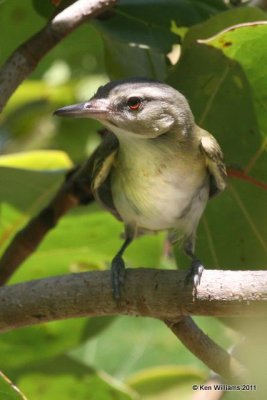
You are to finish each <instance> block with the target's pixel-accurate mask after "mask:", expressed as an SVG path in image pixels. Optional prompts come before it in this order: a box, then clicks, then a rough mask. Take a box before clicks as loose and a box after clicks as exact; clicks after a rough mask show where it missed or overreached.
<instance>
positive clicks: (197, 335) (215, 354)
mask: <svg viewBox="0 0 267 400" xmlns="http://www.w3.org/2000/svg"><path fill="white" fill-rule="evenodd" d="M165 323H166V325H167V326H168V327H169V328H170V329H171V330H172V332H173V333H174V334H175V336H177V338H178V339H180V340H181V342H182V343H183V344H184V345H185V347H187V348H188V349H189V350H190V351H191V353H193V354H194V355H195V356H196V357H197V358H198V359H199V360H201V361H203V363H204V364H206V365H207V366H208V367H209V368H210V369H212V370H213V371H215V372H216V373H217V374H219V375H221V376H223V377H224V378H225V379H227V380H231V381H232V382H237V381H239V382H240V381H241V380H244V379H245V378H246V376H247V375H248V372H247V371H246V369H245V368H244V367H243V365H242V364H241V363H240V362H239V361H237V360H236V359H235V358H234V357H232V356H231V354H229V353H228V352H227V351H225V350H223V349H222V348H221V347H220V346H218V345H217V344H216V343H215V342H214V341H213V340H212V339H211V338H209V337H208V336H207V335H205V333H204V332H202V330H201V329H200V328H199V327H198V326H197V325H196V323H195V322H194V321H193V320H192V318H190V317H185V318H182V319H181V320H180V321H178V322H172V321H165Z"/></svg>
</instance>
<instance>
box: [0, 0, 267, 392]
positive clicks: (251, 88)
mask: <svg viewBox="0 0 267 400" xmlns="http://www.w3.org/2000/svg"><path fill="white" fill-rule="evenodd" d="M71 3H73V1H70V0H69V1H67V0H63V1H51V0H43V1H42V2H41V1H39V0H24V1H23V2H21V1H20V0H12V1H7V0H6V1H5V0H3V1H0V35H1V37H2V40H1V44H0V64H1V65H2V64H4V62H5V61H6V60H7V58H8V57H9V55H10V54H11V53H12V52H14V51H15V50H16V49H17V47H18V46H19V45H20V44H21V43H23V42H24V41H26V40H28V39H29V38H30V37H31V36H32V35H34V34H35V33H36V32H37V31H38V30H40V29H41V28H42V27H43V26H44V25H45V24H46V22H47V21H48V20H49V19H51V18H52V17H53V16H54V15H55V13H57V12H58V11H59V9H60V8H64V7H66V6H67V5H68V4H71ZM254 3H255V2H254ZM254 3H253V2H249V1H244V2H242V1H235V2H234V1H228V2H224V1H222V0H203V1H202V2H199V1H197V0H191V1H189V0H167V1H166V0H154V1H152V0H146V1H145V0H138V1H137V0H135V1H134V0H121V1H120V2H119V4H118V6H117V7H116V8H113V9H111V10H110V11H108V12H106V13H105V14H104V15H101V17H99V18H98V19H94V20H92V21H90V22H88V23H86V24H83V25H82V26H81V27H79V28H78V29H77V30H75V31H74V32H72V33H71V34H70V35H69V36H67V37H66V38H65V39H64V40H62V42H61V43H59V44H58V45H57V46H56V47H55V48H54V49H53V50H52V51H50V52H49V54H47V55H46V56H45V57H44V58H43V59H42V60H41V62H40V63H39V65H38V66H37V67H36V69H35V71H34V72H33V73H32V74H31V76H30V77H29V78H28V79H27V80H25V81H24V82H23V83H22V85H21V86H20V87H19V88H18V89H17V91H16V92H15V93H14V95H13V96H12V97H11V99H10V100H9V102H8V104H7V105H6V107H5V109H4V111H3V113H2V114H1V116H0V154H1V156H0V202H1V205H0V250H1V252H2V253H3V252H4V250H5V249H6V247H7V246H8V244H9V243H10V241H11V240H12V238H13V237H14V235H15V233H16V232H17V231H18V230H19V229H21V228H22V227H23V226H24V225H25V224H26V223H27V221H29V219H30V218H31V217H33V216H34V215H35V214H36V213H37V212H38V211H39V210H41V209H42V208H43V207H44V206H45V205H46V204H47V202H48V201H49V200H50V199H51V198H52V197H53V195H54V194H55V193H56V190H57V189H58V187H59V186H60V184H61V183H62V182H63V180H64V176H65V174H66V172H67V171H68V170H69V169H70V168H72V167H73V166H74V165H76V164H80V163H82V162H83V161H84V160H85V159H86V158H87V157H88V156H90V154H91V153H92V151H93V150H94V149H95V148H96V146H97V145H98V144H99V143H100V141H101V135H100V134H99V130H100V129H101V125H100V124H98V123H97V122H95V121H92V120H89V119H86V120H82V119H73V120H72V119H59V118H56V117H54V116H53V112H54V111H55V110H56V109H57V108H59V107H61V106H64V105H68V104H72V103H76V102H81V101H84V100H87V99H89V98H90V97H91V96H92V95H93V94H94V93H95V92H96V90H97V88H98V87H99V86H100V85H102V84H104V83H106V82H108V81H109V80H110V79H119V78H124V77H132V76H144V77H150V78H154V79H159V80H164V81H166V82H167V83H169V84H171V85H172V86H174V87H175V88H177V89H178V90H180V91H181V92H182V93H183V94H184V95H185V96H186V97H187V98H188V100H189V103H190V106H191V108H192V110H193V113H194V115H195V118H196V121H197V123H198V124H199V125H201V126H202V127H203V128H205V129H207V130H209V131H210V132H211V133H212V134H213V135H214V136H215V137H216V138H217V139H218V141H219V143H220V144H221V146H222V148H223V151H224V153H225V160H226V163H227V166H228V169H229V171H230V178H229V185H228V189H227V191H226V192H225V193H223V194H222V195H221V196H219V197H218V199H215V200H213V201H211V203H210V205H209V206H208V209H207V211H206V213H205V216H204V217H203V220H202V223H201V225H200V227H199V232H198V241H197V252H198V255H199V257H200V258H201V260H203V262H204V263H205V265H206V266H207V267H209V268H224V269H265V268H266V265H267V262H266V254H267V243H266V237H267V214H266V204H267V194H266V193H267V192H266V182H267V169H266V149H267V139H266V134H267V116H266V109H267V95H266V93H267V76H266V75H267V72H266V71H267V69H266V68H265V66H266V64H267V25H266V20H267V18H266V12H265V10H264V4H259V6H260V7H261V8H257V7H254V5H255V4H254ZM263 3H264V2H263ZM256 21H261V22H259V23H258V24H257V25H255V24H251V23H254V22H256ZM242 23H247V26H246V27H237V28H235V29H229V28H230V27H232V26H235V25H237V24H242ZM33 57H34V55H33ZM0 90H1V85H0ZM231 171H238V172H240V173H241V175H243V176H245V180H240V179H237V178H236V177H235V176H234V175H236V174H234V173H232V174H231ZM248 177H249V178H248ZM251 178H252V179H251ZM122 231H123V227H122V225H121V224H120V223H119V222H118V221H116V220H115V219H114V218H113V217H112V216H111V215H109V214H108V213H107V212H106V211H103V210H102V209H101V208H100V207H99V206H98V205H97V204H91V205H89V206H84V207H79V208H77V209H75V210H73V211H71V212H70V213H69V214H68V215H66V216H65V217H64V218H62V220H61V221H60V223H59V224H58V226H57V227H56V228H55V229H54V230H53V231H51V233H50V234H49V235H48V236H47V237H46V238H45V240H44V241H43V242H42V244H41V245H40V247H39V248H38V250H37V251H36V252H35V253H34V255H33V256H32V257H30V258H29V259H28V260H27V261H26V262H25V263H24V264H23V265H22V267H21V268H20V269H19V270H18V271H17V272H16V273H15V275H14V276H13V277H12V281H11V283H16V282H21V281H25V280H30V279H39V278H42V277H47V276H52V275H59V274H66V273H73V272H80V271H88V270H92V269H100V270H101V269H105V268H109V263H110V260H111V259H112V257H113V256H114V254H115V253H116V251H117V250H118V248H119V246H120V244H121V239H120V234H121V233H122ZM164 246H165V234H164V233H161V234H159V235H150V236H145V237H141V238H139V239H138V240H136V241H135V242H134V243H133V245H131V246H130V247H129V249H127V252H126V254H125V260H126V263H127V265H129V266H131V267H138V266H139V267H140V266H142V267H154V268H175V267H176V264H178V266H179V267H180V268H185V267H187V265H188V261H187V260H186V259H185V258H184V257H183V256H182V255H181V254H180V252H179V250H177V249H176V250H175V259H172V258H168V257H166V255H164ZM55 307H56V305H55ZM196 321H197V323H198V324H199V326H200V327H201V328H202V329H203V330H204V331H205V332H206V333H207V334H208V335H209V336H211V337H212V338H213V339H214V340H215V341H216V342H217V343H219V344H220V345H222V346H223V347H224V348H228V347H231V346H232V345H233V344H234V343H236V342H238V343H239V342H240V340H241V337H243V334H242V335H240V333H237V332H236V331H235V330H233V329H232V328H230V327H229V324H227V325H226V324H222V323H221V322H219V321H218V320H217V319H215V318H204V317H202V318H196ZM231 325H232V324H231ZM235 325H237V326H239V324H238V323H236V324H235ZM258 326H259V325H257V324H256V325H255V331H256V332H259V331H260V330H261V329H262V328H261V329H259V328H258ZM245 327H246V323H243V324H242V332H244V330H246V329H245ZM239 328H240V326H239ZM239 331H240V329H239ZM255 331H252V332H251V331H250V333H249V334H248V335H249V337H250V338H251V337H254V340H255ZM256 342H257V343H258V347H257V346H256V347H254V344H255V341H253V342H251V341H243V342H240V343H245V344H243V347H242V344H240V345H239V348H238V351H239V354H241V358H242V357H243V358H246V359H248V360H249V364H250V365H251V368H252V370H253V373H254V374H255V376H257V378H262V374H260V373H259V370H260V369H262V370H264V361H260V360H263V359H264V357H265V356H264V355H266V350H265V351H263V350H264V349H263V347H264V346H263V344H262V343H263V340H262V338H261V336H260V335H259V337H258V339H257V340H256ZM251 348H252V349H253V350H251ZM245 349H249V350H248V351H245ZM0 354H1V357H0V359H1V363H0V369H1V370H2V371H3V372H4V373H5V374H6V375H7V376H8V377H9V378H10V379H12V381H14V382H15V383H16V385H17V386H18V387H19V388H20V389H21V391H22V392H23V393H24V394H25V396H26V397H27V398H28V399H38V400H48V399H49V400H53V399H57V400H59V399H64V400H68V399H72V400H73V399H77V400H80V399H81V400H109V399H146V400H152V399H153V400H154V399H155V400H161V399H168V400H173V399H178V398H181V399H191V398H192V396H193V392H192V389H191V387H192V384H198V383H203V382H205V381H206V380H207V379H208V378H209V376H210V372H209V371H208V369H207V368H206V367H205V366H204V365H203V364H202V363H201V362H200V361H199V360H198V359H196V358H195V357H194V356H193V355H192V354H191V353H190V352H189V351H188V350H187V349H185V348H184V347H183V345H182V344H180V342H178V341H177V339H176V338H175V337H174V336H173V334H172V333H171V332H170V331H169V330H168V329H167V328H166V327H165V326H164V325H163V324H162V323H161V322H160V321H156V320H150V319H145V318H133V317H101V318H91V319H75V320H68V321H60V322H53V323H49V324H43V325H40V326H35V327H30V328H25V329H18V330H14V331H11V332H7V333H4V334H2V335H1V336H0ZM255 354H257V357H256V358H255ZM252 355H253V357H252ZM263 356H264V357H263ZM256 359H257V361H256ZM261 362H262V364H261ZM256 364H257V368H256V369H255V368H253V366H255V365H256ZM259 380H260V381H261V379H259ZM244 383H248V384H254V383H255V382H244ZM1 385H5V382H1ZM2 387H4V386H2ZM0 388H1V386H0ZM3 390H4V389H3ZM5 390H7V389H5ZM6 393H7V392H6ZM9 395H10V396H12V395H13V396H20V395H18V394H14V393H12V394H9ZM250 395H251V393H250ZM234 396H235V397H234ZM237 396H248V397H246V398H256V397H254V394H253V395H252V396H250V397H249V394H247V393H245V394H244V393H242V394H241V395H240V394H237V393H234V394H231V393H229V394H228V395H227V397H225V398H227V399H237V398H239V397H237ZM257 396H258V397H257V398H260V393H259V392H258V393H257ZM5 398H6V399H8V398H9V397H7V396H6V397H5ZM10 398H13V397H10ZM16 398H22V397H14V399H16ZM206 398H207V399H208V397H206ZM240 398H243V397H240Z"/></svg>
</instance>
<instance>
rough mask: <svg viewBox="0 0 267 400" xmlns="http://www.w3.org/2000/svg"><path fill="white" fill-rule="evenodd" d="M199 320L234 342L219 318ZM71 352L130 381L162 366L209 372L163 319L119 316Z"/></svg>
mask: <svg viewBox="0 0 267 400" xmlns="http://www.w3.org/2000/svg"><path fill="white" fill-rule="evenodd" d="M197 323H198V324H199V326H200V327H201V329H203V330H204V331H205V332H207V333H208V334H209V336H211V337H216V340H218V341H219V342H220V343H221V344H222V345H223V346H228V345H229V343H231V340H230V339H229V337H227V329H226V328H225V326H223V325H222V324H221V323H219V322H218V321H216V320H215V319H212V318H198V319H197ZM111 343H112V345H111ZM71 355H72V356H73V357H74V358H75V359H78V360H79V361H80V362H83V363H84V364H85V365H87V366H90V367H92V368H94V369H97V370H103V371H105V372H106V373H108V374H110V375H113V376H114V377H117V378H118V379H120V380H122V381H125V382H126V383H127V384H128V379H131V378H132V377H133V376H134V375H135V374H137V373H139V372H141V373H142V371H146V370H147V369H148V371H149V370H150V368H152V367H156V366H158V365H159V366H161V367H162V368H165V367H166V368H168V367H169V366H173V367H177V366H178V365H182V366H188V367H193V366H195V367H196V368H198V369H199V370H201V371H202V372H203V371H204V373H206V371H207V368H206V367H205V366H203V364H202V362H201V361H200V360H198V359H197V358H196V357H195V356H194V355H193V354H192V353H190V352H188V350H187V349H186V348H185V347H184V346H183V344H182V343H181V342H179V341H177V338H176V337H175V336H174V335H173V333H172V332H171V331H170V330H169V329H167V327H166V326H165V325H164V324H163V323H162V322H161V321H157V320H154V319H151V318H132V317H128V316H127V317H126V316H125V317H118V318H116V320H115V321H114V322H113V323H112V324H111V325H110V326H109V327H107V329H105V330H103V331H102V332H101V333H100V334H99V335H98V336H95V337H93V338H90V339H89V340H87V341H86V342H85V343H83V344H82V345H81V346H79V347H78V348H77V349H75V350H72V351H71ZM163 375H164V374H163Z"/></svg>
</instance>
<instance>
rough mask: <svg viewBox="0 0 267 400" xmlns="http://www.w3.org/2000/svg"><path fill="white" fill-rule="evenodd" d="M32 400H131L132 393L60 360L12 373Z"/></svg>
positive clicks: (74, 364)
mask: <svg viewBox="0 0 267 400" xmlns="http://www.w3.org/2000/svg"><path fill="white" fill-rule="evenodd" d="M12 373H13V375H14V376H15V377H16V381H17V382H18V384H19V386H20V387H21V388H22V389H23V390H24V392H25V393H27V395H28V396H29V399H37V398H38V399H39V400H57V399H64V400H88V399H90V400H100V399H101V400H114V399H115V400H131V399H133V396H132V395H133V390H131V389H130V388H128V387H127V386H126V385H123V384H119V383H116V382H115V381H114V380H112V378H111V377H109V376H107V375H103V374H101V373H98V372H97V371H94V370H92V369H91V368H86V367H85V366H83V365H81V364H80V363H77V362H75V361H73V360H71V359H70V358H69V357H66V356H61V357H55V358H50V359H48V360H45V361H44V360H43V361H42V360H40V361H38V362H36V363H32V364H30V365H27V366H26V367H25V368H20V369H14V370H13V371H12Z"/></svg>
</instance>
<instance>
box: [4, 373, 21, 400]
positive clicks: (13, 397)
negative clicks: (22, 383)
mask: <svg viewBox="0 0 267 400" xmlns="http://www.w3.org/2000/svg"><path fill="white" fill-rule="evenodd" d="M0 398H1V399H2V400H27V399H26V397H25V396H24V395H23V394H22V393H21V391H20V390H19V389H18V388H17V387H16V386H14V385H13V383H12V382H11V381H10V380H9V379H8V378H7V377H6V376H5V375H4V374H3V373H2V372H0Z"/></svg>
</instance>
